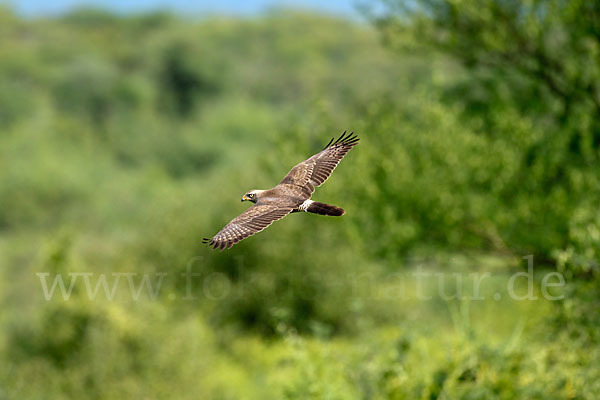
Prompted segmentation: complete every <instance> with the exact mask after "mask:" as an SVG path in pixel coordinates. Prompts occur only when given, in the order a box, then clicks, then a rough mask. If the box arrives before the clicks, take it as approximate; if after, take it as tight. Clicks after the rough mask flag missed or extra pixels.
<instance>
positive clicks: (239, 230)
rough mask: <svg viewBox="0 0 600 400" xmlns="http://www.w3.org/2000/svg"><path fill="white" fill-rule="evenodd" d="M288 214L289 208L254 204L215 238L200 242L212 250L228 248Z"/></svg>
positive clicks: (290, 210)
mask: <svg viewBox="0 0 600 400" xmlns="http://www.w3.org/2000/svg"><path fill="white" fill-rule="evenodd" d="M290 212H292V208H291V207H285V206H278V205H276V204H255V205H253V206H252V207H250V208H248V209H247V210H246V211H244V212H243V213H241V214H240V215H239V216H237V217H236V218H234V219H233V220H232V221H231V222H230V223H228V224H227V225H225V227H224V228H223V229H221V230H220V231H219V233H217V234H216V235H215V236H213V237H212V238H205V239H204V240H203V241H202V242H203V243H208V245H209V246H212V247H213V248H214V249H221V250H223V249H224V248H225V247H227V248H230V247H231V246H233V245H234V244H236V243H237V242H239V241H240V240H243V239H246V238H247V237H248V236H252V235H254V234H255V233H258V232H260V231H262V230H263V229H265V228H266V227H267V226H269V225H271V224H272V223H273V222H275V221H277V220H279V219H281V218H283V217H285V216H286V215H288V214H289V213H290Z"/></svg>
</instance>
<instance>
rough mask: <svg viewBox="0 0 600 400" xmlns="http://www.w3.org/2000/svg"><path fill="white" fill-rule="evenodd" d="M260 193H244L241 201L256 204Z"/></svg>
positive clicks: (255, 191)
mask: <svg viewBox="0 0 600 400" xmlns="http://www.w3.org/2000/svg"><path fill="white" fill-rule="evenodd" d="M261 192H262V190H251V191H249V192H246V194H244V195H243V196H242V201H251V202H253V203H256V201H257V200H258V195H259V194H260V193H261Z"/></svg>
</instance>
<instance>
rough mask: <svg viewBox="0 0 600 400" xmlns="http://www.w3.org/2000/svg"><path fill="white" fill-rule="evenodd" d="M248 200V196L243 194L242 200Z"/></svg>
mask: <svg viewBox="0 0 600 400" xmlns="http://www.w3.org/2000/svg"><path fill="white" fill-rule="evenodd" d="M246 200H248V198H247V197H246V195H243V196H242V200H240V201H246Z"/></svg>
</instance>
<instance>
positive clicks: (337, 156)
mask: <svg viewBox="0 0 600 400" xmlns="http://www.w3.org/2000/svg"><path fill="white" fill-rule="evenodd" d="M359 140H360V139H359V138H358V136H357V135H354V132H352V133H350V134H346V132H344V133H342V136H340V137H339V138H338V139H337V140H336V141H335V142H334V139H331V140H330V141H329V143H327V146H325V148H324V149H323V150H321V151H320V152H318V153H317V154H315V155H314V156H312V157H310V158H309V159H307V160H304V161H302V162H301V163H300V164H298V165H296V166H295V167H294V168H292V169H291V171H290V172H288V174H287V175H286V176H285V177H284V178H283V180H282V181H281V182H280V185H286V184H287V185H295V186H299V187H300V188H302V189H304V190H303V191H302V192H303V193H304V195H305V196H306V195H308V196H307V198H308V197H310V195H311V194H312V193H313V192H314V188H315V187H316V186H321V185H322V184H323V183H324V182H325V181H326V180H327V178H329V176H330V175H331V173H332V172H333V170H334V169H335V167H337V165H338V164H339V163H340V161H341V160H342V158H344V156H345V155H346V153H348V152H349V151H350V149H352V147H354V146H356V145H357V144H358V141H359Z"/></svg>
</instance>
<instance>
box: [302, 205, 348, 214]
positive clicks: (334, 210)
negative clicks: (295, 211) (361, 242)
mask: <svg viewBox="0 0 600 400" xmlns="http://www.w3.org/2000/svg"><path fill="white" fill-rule="evenodd" d="M306 211H307V212H310V213H313V214H319V215H329V216H332V217H340V216H342V215H344V214H345V213H346V211H344V209H343V208H339V207H336V206H332V205H331V204H325V203H319V202H318V201H313V202H312V203H310V205H309V206H308V207H307V208H306Z"/></svg>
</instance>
